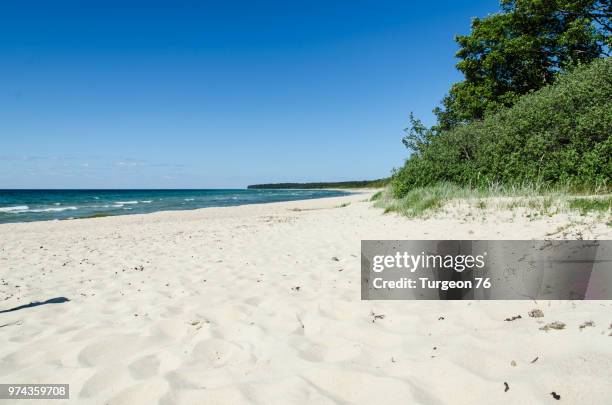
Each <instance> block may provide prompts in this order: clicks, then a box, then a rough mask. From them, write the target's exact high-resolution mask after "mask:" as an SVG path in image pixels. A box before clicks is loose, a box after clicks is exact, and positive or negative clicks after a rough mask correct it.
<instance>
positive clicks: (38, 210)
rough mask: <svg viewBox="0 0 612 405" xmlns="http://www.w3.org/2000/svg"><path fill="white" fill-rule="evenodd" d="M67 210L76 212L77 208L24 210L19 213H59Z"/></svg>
mask: <svg viewBox="0 0 612 405" xmlns="http://www.w3.org/2000/svg"><path fill="white" fill-rule="evenodd" d="M68 210H71V211H73V210H78V208H77V207H61V208H37V209H33V210H24V211H21V212H61V211H68Z"/></svg>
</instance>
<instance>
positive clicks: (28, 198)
mask: <svg viewBox="0 0 612 405" xmlns="http://www.w3.org/2000/svg"><path fill="white" fill-rule="evenodd" d="M346 194H347V193H345V192H342V191H333V190H0V223H7V222H29V221H46V220H56V219H71V218H87V217H99V216H110V215H127V214H144V213H149V212H156V211H176V210H189V209H195V208H203V207H226V206H233V205H243V204H257V203H267V202H277V201H293V200H308V199H312V198H321V197H336V196H341V195H346Z"/></svg>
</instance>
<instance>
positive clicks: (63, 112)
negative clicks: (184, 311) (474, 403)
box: [0, 0, 498, 188]
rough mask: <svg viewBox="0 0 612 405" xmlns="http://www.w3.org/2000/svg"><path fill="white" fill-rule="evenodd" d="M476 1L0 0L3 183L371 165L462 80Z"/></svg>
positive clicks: (388, 158) (395, 157) (487, 5)
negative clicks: (460, 63) (461, 42)
mask: <svg viewBox="0 0 612 405" xmlns="http://www.w3.org/2000/svg"><path fill="white" fill-rule="evenodd" d="M497 10H498V3H497V1H496V0H486V1H484V0H483V1H473V0H471V1H470V0H457V1H447V2H444V1H438V2H431V1H351V2H348V1H346V2H344V1H320V2H319V1H309V2H306V1H304V2H300V1H295V2H287V1H278V2H252V1H244V2H232V1H215V2H208V1H199V2H195V1H194V2H187V1H167V2H159V1H146V2H144V1H143V2H130V1H121V2H112V1H100V2H98V1H88V2H83V1H79V2H71V1H53V2H52V1H40V2H34V1H27V0H23V1H15V2H3V4H2V6H0V55H1V61H2V62H1V63H0V145H1V147H0V188H226V187H227V188H233V187H244V186H246V185H247V184H252V183H259V182H284V181H339V180H360V179H373V178H380V177H384V176H387V175H389V173H390V172H391V170H392V168H393V167H399V166H401V164H402V162H403V160H404V159H405V158H406V157H407V151H406V150H405V149H404V147H403V146H402V144H401V138H402V135H403V133H402V129H403V128H404V127H406V125H407V124H408V114H409V113H410V111H413V112H414V113H415V114H416V115H417V116H419V117H421V118H422V119H423V120H424V121H425V122H426V123H427V124H431V123H433V115H432V113H431V110H432V108H433V107H435V106H436V105H437V104H438V103H439V101H440V99H441V98H442V97H443V96H444V94H445V92H446V91H447V90H448V88H449V86H450V84H451V83H452V82H455V81H457V80H460V78H461V77H460V75H459V74H458V73H457V72H456V71H455V69H454V64H455V63H456V60H455V58H454V53H455V51H456V45H455V43H454V41H453V37H454V35H456V34H463V33H467V32H468V31H469V22H470V18H471V17H474V16H485V15H487V14H489V13H492V12H495V11H497Z"/></svg>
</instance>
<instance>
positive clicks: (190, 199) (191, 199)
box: [185, 198, 195, 201]
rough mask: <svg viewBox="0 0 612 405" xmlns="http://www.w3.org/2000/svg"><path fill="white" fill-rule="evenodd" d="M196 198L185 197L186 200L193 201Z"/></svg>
mask: <svg viewBox="0 0 612 405" xmlns="http://www.w3.org/2000/svg"><path fill="white" fill-rule="evenodd" d="M193 200H195V198H185V201H193Z"/></svg>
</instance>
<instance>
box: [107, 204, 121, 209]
mask: <svg viewBox="0 0 612 405" xmlns="http://www.w3.org/2000/svg"><path fill="white" fill-rule="evenodd" d="M105 207H106V205H105ZM111 207H113V208H121V207H123V204H115V205H111Z"/></svg>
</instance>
